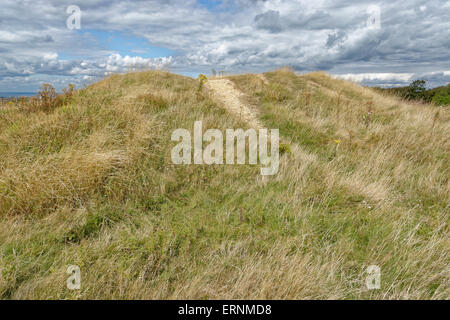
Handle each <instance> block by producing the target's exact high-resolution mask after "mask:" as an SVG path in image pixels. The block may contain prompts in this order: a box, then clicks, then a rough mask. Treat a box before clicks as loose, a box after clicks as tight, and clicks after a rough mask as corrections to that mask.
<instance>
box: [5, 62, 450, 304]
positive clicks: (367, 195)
mask: <svg viewBox="0 0 450 320" xmlns="http://www.w3.org/2000/svg"><path fill="white" fill-rule="evenodd" d="M265 76H266V78H267V79H268V83H267V84H264V83H262V81H261V79H259V78H258V77H257V76H255V75H242V76H233V77H230V79H231V80H232V81H234V83H235V84H236V87H237V88H238V89H240V90H241V91H242V92H244V93H245V95H246V97H245V99H246V101H247V102H248V103H251V104H252V105H254V106H255V107H257V108H258V111H259V113H260V120H261V121H262V122H263V123H264V124H265V126H267V127H268V128H279V129H280V134H281V135H282V137H281V140H282V142H283V146H284V147H283V150H285V152H283V154H282V155H281V158H280V161H281V163H280V172H279V173H278V175H276V176H273V177H261V176H260V175H259V167H257V166H250V165H243V166H228V165H224V166H218V165H214V166H206V165H200V166H197V165H192V166H178V165H173V164H172V162H171V159H170V150H171V148H172V147H173V146H174V143H173V142H171V141H170V135H171V133H172V131H173V130H175V129H177V128H186V129H188V130H192V127H193V123H194V121H196V120H202V121H203V126H204V130H206V129H205V128H217V129H219V130H221V131H224V130H225V129H226V128H245V127H246V126H247V124H246V123H242V122H240V121H239V119H238V117H236V118H235V117H233V115H231V114H228V113H227V111H225V110H224V109H223V108H222V107H221V106H220V105H218V104H217V103H216V101H215V100H214V97H213V96H211V95H209V94H208V92H206V91H205V90H204V91H202V92H200V93H198V92H197V91H198V82H197V81H196V80H194V79H190V78H187V77H182V76H177V75H173V74H170V73H165V72H142V73H131V74H126V75H115V76H112V77H110V78H108V79H105V80H104V81H101V82H99V83H97V84H94V85H92V86H90V87H88V88H86V89H84V90H80V91H76V92H74V94H73V96H72V97H71V99H70V101H68V102H66V103H65V104H64V105H63V106H60V107H58V108H56V109H54V110H53V111H52V112H50V113H44V112H40V111H38V110H37V111H32V112H31V111H29V110H28V111H27V110H26V109H23V108H20V106H13V107H11V106H4V107H0V129H1V131H0V219H1V223H0V297H1V298H3V299H11V298H14V299H16V298H18V299H29V298H38V299H80V298H83V299H97V298H101V299H130V298H139V299H142V298H145V299H161V298H164V299H183V298H188V299H191V298H192V299H211V298H225V299H227V298H228V299H252V298H260V299H292V298H294V299H307V298H312V299H320V298H338V299H369V298H374V299H385V298H393V299H407V298H409V299H418V298H421V299H447V298H448V297H449V287H448V280H449V269H448V262H449V251H448V247H449V246H448V244H449V243H448V239H449V237H448V235H449V234H448V167H446V163H448V154H449V153H448V143H447V142H446V137H447V136H448V135H446V133H447V130H448V113H446V112H443V114H441V115H440V116H439V118H438V119H437V120H436V121H435V124H434V129H433V130H432V131H430V130H429V129H430V127H431V123H432V121H433V118H434V113H433V112H434V111H432V109H431V108H432V107H429V109H428V108H427V107H425V108H424V107H423V106H421V107H420V108H418V107H415V106H410V105H403V104H402V102H399V101H397V100H383V99H384V98H382V97H379V96H376V95H375V93H373V92H372V91H365V90H366V89H363V88H359V87H357V86H353V85H350V84H348V83H345V82H340V81H337V80H332V79H330V78H328V77H326V76H325V75H323V74H311V75H307V76H304V77H299V76H296V75H295V74H293V73H292V72H289V71H286V70H282V71H276V72H272V73H267V74H265ZM312 80H314V83H316V84H318V85H319V87H318V88H317V89H314V90H313V89H312V87H310V86H311V81H312ZM307 88H309V89H310V90H311V98H310V101H309V103H308V104H306V99H305V92H306V90H307ZM327 89H328V91H327ZM338 89H339V91H340V92H342V99H343V100H342V101H343V102H342V106H340V107H339V108H338V109H337V107H336V101H337V97H338V93H337V92H336V90H338ZM330 92H332V93H333V94H331V95H330ZM344 99H346V100H344ZM347 100H348V101H349V104H348V105H347V102H346V101H347ZM368 100H373V101H374V106H375V114H374V116H373V117H372V118H371V119H370V121H369V122H368V123H366V122H365V120H364V118H363V116H364V115H366V114H367V103H366V102H367V101H368ZM344 101H345V102H344ZM396 105H399V106H398V107H395V106H396ZM338 112H340V116H339V118H338V117H337V114H338ZM392 112H393V113H394V114H393V115H392ZM348 130H351V131H352V132H353V136H352V138H350V136H349V135H348ZM335 139H340V140H341V143H340V144H339V146H337V144H336V143H335V142H334V140H335ZM372 264H376V265H379V266H380V267H381V270H382V278H381V282H382V288H381V290H374V291H367V289H366V288H365V268H366V267H367V266H369V265H372ZM69 265H78V266H79V267H80V269H81V277H82V288H81V290H79V291H70V290H68V289H67V288H66V279H67V278H68V276H69V275H67V274H66V270H67V267H68V266H69Z"/></svg>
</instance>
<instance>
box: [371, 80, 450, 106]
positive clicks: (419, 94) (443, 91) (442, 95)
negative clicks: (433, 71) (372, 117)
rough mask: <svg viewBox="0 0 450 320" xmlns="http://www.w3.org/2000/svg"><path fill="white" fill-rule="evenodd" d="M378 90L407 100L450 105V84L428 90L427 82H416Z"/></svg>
mask: <svg viewBox="0 0 450 320" xmlns="http://www.w3.org/2000/svg"><path fill="white" fill-rule="evenodd" d="M375 89H376V90H378V91H381V92H387V93H390V94H393V95H396V96H399V97H401V98H403V99H406V100H415V101H423V102H427V103H433V104H435V105H438V106H445V105H450V84H447V85H446V86H442V87H437V88H434V89H429V90H427V89H426V80H415V81H413V82H412V83H411V84H410V85H409V86H406V87H399V88H378V87H375Z"/></svg>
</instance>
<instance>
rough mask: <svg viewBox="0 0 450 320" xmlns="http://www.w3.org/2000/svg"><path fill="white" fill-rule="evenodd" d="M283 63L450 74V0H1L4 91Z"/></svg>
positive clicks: (377, 77) (376, 75)
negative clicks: (135, 72)
mask: <svg viewBox="0 0 450 320" xmlns="http://www.w3.org/2000/svg"><path fill="white" fill-rule="evenodd" d="M78 8H79V9H80V14H78ZM285 65H289V66H291V67H292V68H294V69H295V70H297V71H299V72H308V71H313V70H325V71H327V72H329V73H331V74H334V75H337V76H340V77H344V78H346V79H351V80H354V81H359V82H362V83H363V84H366V85H381V86H398V85H404V84H407V83H409V82H410V81H411V80H413V79H417V78H421V79H427V80H429V85H430V86H437V85H444V84H447V83H448V82H450V1H445V0H408V1H399V0H389V1H376V0H374V1H366V0H361V1H353V0H352V1H351V0H221V1H220V0H134V1H131V0H129V1H114V0H67V1H66V0H33V1H31V0H30V1H28V0H1V10H0V92H7V91H12V92H29V91H31V92H35V91H37V89H38V88H39V87H40V86H41V85H42V83H44V82H49V83H52V84H54V85H55V87H57V88H58V89H60V88H62V87H64V86H66V85H67V84H68V83H75V84H76V85H77V86H82V85H84V84H88V83H91V82H92V81H95V80H97V79H100V78H102V77H104V76H105V75H107V74H110V73H115V72H125V71H128V70H132V69H133V68H143V67H152V68H169V69H170V70H171V71H173V72H177V73H181V74H185V75H189V76H196V75H198V73H210V72H211V69H212V68H214V69H216V70H224V71H226V72H235V73H236V72H237V73H240V72H263V71H268V70H272V69H275V68H277V67H280V66H285Z"/></svg>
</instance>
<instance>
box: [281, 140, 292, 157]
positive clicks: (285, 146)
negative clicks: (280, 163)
mask: <svg viewBox="0 0 450 320" xmlns="http://www.w3.org/2000/svg"><path fill="white" fill-rule="evenodd" d="M279 150H280V154H281V155H283V154H285V153H291V146H290V145H288V144H285V143H282V144H280V147H279Z"/></svg>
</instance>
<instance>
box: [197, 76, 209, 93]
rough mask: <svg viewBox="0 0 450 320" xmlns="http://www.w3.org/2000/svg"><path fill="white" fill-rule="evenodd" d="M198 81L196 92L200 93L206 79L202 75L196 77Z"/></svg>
mask: <svg viewBox="0 0 450 320" xmlns="http://www.w3.org/2000/svg"><path fill="white" fill-rule="evenodd" d="M198 80H199V85H198V91H201V90H202V89H203V86H204V84H205V83H206V81H208V78H207V77H206V76H205V75H204V74H200V75H199V76H198Z"/></svg>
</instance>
